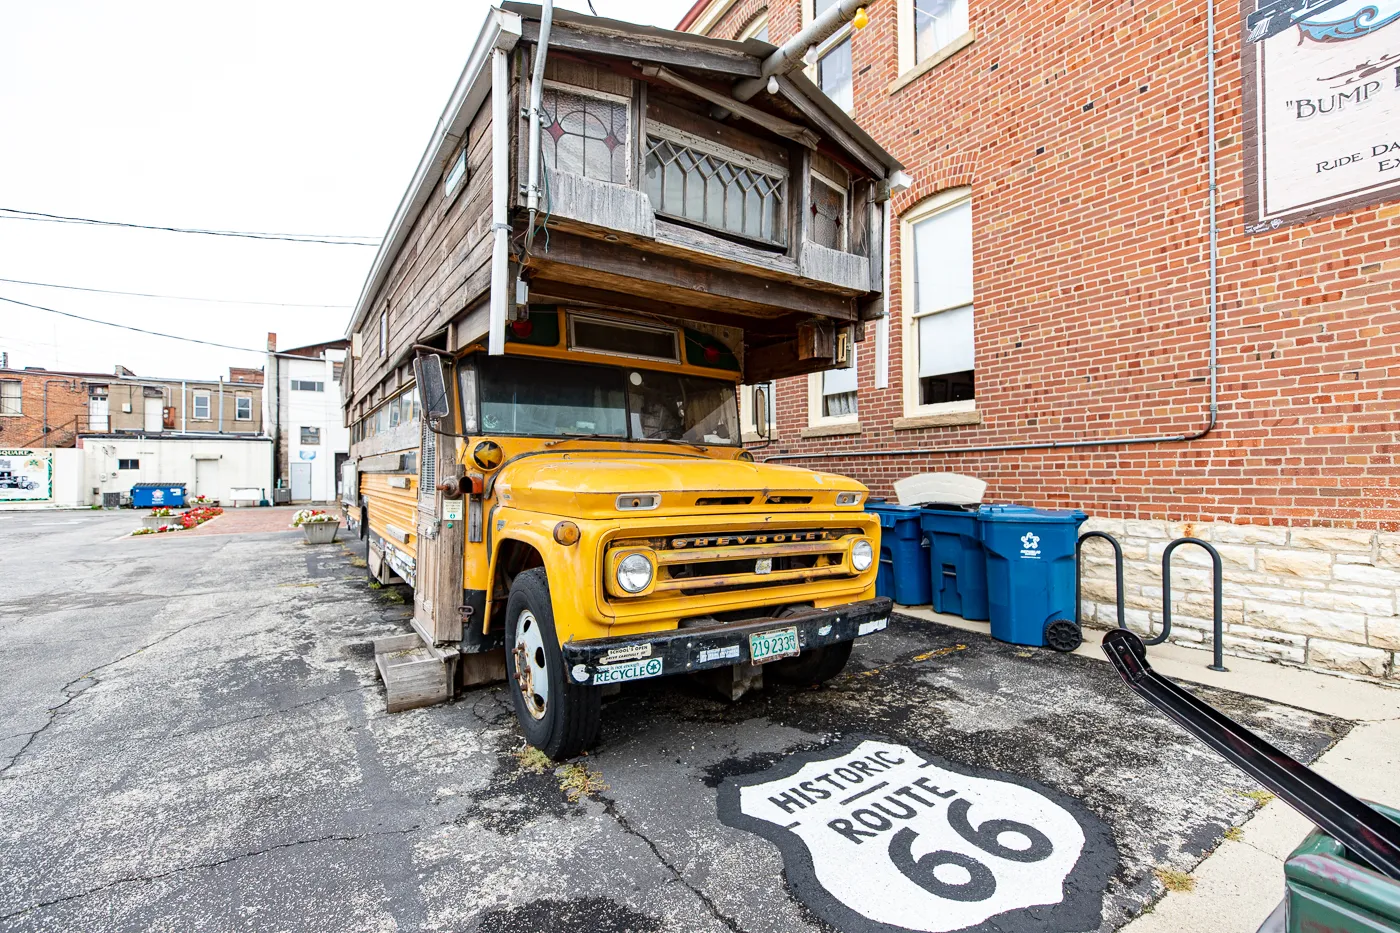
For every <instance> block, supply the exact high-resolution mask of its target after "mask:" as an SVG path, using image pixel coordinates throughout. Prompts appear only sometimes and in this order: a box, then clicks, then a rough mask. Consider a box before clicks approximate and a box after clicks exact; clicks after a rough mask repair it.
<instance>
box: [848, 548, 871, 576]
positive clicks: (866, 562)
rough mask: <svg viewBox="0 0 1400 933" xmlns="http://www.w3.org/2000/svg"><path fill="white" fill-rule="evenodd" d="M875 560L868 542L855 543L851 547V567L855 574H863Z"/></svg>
mask: <svg viewBox="0 0 1400 933" xmlns="http://www.w3.org/2000/svg"><path fill="white" fill-rule="evenodd" d="M874 560H875V548H874V547H872V546H871V544H870V542H869V541H857V542H856V543H855V544H854V545H853V546H852V547H851V566H852V567H854V568H855V571H856V573H864V572H865V571H867V570H869V569H870V565H871V563H873V562H874Z"/></svg>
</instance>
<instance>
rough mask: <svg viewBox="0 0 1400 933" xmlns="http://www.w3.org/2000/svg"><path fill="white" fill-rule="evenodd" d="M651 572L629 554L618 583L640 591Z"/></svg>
mask: <svg viewBox="0 0 1400 933" xmlns="http://www.w3.org/2000/svg"><path fill="white" fill-rule="evenodd" d="M867 566H869V562H868V561H867ZM651 574H652V570H651V561H649V560H647V559H646V557H645V556H644V555H642V554H628V555H627V556H626V557H624V558H622V560H620V561H618V562H617V585H618V586H620V587H622V589H623V591H624V592H627V593H640V592H641V591H642V590H644V589H646V588H647V587H648V586H650V585H651Z"/></svg>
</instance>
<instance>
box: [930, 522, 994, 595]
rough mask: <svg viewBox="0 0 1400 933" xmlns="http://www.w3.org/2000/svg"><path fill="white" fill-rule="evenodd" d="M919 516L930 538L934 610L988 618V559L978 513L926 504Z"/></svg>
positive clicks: (931, 586) (931, 584) (931, 585)
mask: <svg viewBox="0 0 1400 933" xmlns="http://www.w3.org/2000/svg"><path fill="white" fill-rule="evenodd" d="M922 511H923V515H922V516H921V518H920V524H921V526H922V527H923V529H924V534H925V535H927V536H928V540H929V550H928V558H929V580H930V581H931V582H930V590H931V591H932V603H933V608H934V611H935V612H946V613H948V614H950V615H955V616H962V617H963V618H964V619H974V620H982V619H986V618H987V611H988V610H987V559H986V556H985V555H984V554H983V553H982V529H981V525H980V524H979V523H978V520H977V518H978V513H977V512H969V511H967V510H965V509H961V508H949V509H940V508H931V507H926V508H924V509H923V510H922Z"/></svg>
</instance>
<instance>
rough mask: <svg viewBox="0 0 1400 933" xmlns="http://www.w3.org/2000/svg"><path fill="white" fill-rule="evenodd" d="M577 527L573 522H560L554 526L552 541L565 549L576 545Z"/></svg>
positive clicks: (577, 537)
mask: <svg viewBox="0 0 1400 933" xmlns="http://www.w3.org/2000/svg"><path fill="white" fill-rule="evenodd" d="M578 539H579V531H578V526H577V525H575V524H574V523H573V522H560V523H559V524H557V525H555V526H554V540H555V541H558V542H559V543H560V544H562V545H564V546H565V547H569V546H570V545H574V544H578Z"/></svg>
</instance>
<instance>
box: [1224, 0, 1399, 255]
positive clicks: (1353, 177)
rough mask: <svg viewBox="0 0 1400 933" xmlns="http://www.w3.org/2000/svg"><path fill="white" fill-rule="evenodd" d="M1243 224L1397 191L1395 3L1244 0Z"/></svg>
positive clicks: (1260, 227) (1272, 225) (1253, 227)
mask: <svg viewBox="0 0 1400 933" xmlns="http://www.w3.org/2000/svg"><path fill="white" fill-rule="evenodd" d="M1242 15H1243V18H1244V30H1245V36H1244V48H1243V54H1242V63H1243V67H1244V167H1245V224H1246V227H1245V229H1246V231H1247V232H1249V233H1263V232H1266V231H1269V230H1274V229H1277V228H1278V227H1281V226H1283V225H1285V224H1291V223H1298V222H1299V221H1304V220H1311V219H1314V218H1318V217H1325V216H1327V215H1329V214H1335V213H1338V212H1340V211H1344V210H1349V209H1352V208H1356V207H1361V206H1363V205H1366V204H1376V203H1379V202H1381V201H1386V200H1390V199H1392V198H1395V197H1397V196H1400V25H1394V24H1395V23H1396V21H1397V20H1400V0H1243V8H1242Z"/></svg>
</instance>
